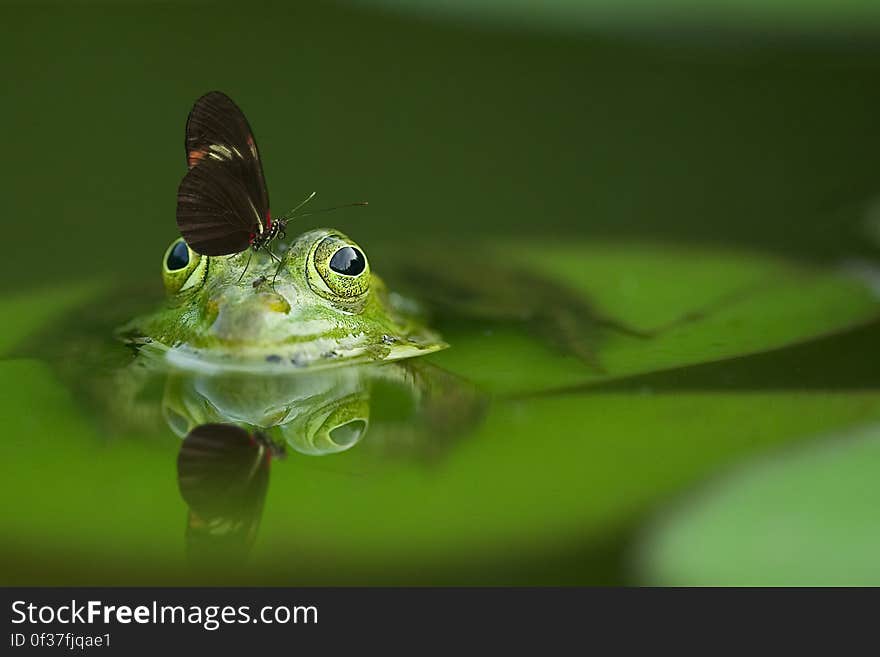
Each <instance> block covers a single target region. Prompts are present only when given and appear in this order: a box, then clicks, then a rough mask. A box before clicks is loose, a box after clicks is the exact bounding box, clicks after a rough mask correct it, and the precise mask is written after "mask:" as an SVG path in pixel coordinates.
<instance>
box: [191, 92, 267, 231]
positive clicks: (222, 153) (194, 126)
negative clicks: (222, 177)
mask: <svg viewBox="0 0 880 657" xmlns="http://www.w3.org/2000/svg"><path fill="white" fill-rule="evenodd" d="M211 160H214V161H224V162H228V163H229V164H230V166H231V167H232V170H233V171H234V172H235V175H237V176H238V177H239V178H240V179H241V181H242V182H243V183H244V185H245V187H246V188H247V190H248V193H249V194H250V196H251V199H253V201H254V205H255V206H256V208H257V209H258V210H259V211H260V216H261V217H265V216H266V215H267V213H268V212H269V192H268V191H267V190H266V181H265V179H264V177H263V165H262V163H261V162H260V152H259V150H258V149H257V142H256V140H255V139H254V134H253V131H252V130H251V127H250V125H248V122H247V119H246V118H245V117H244V114H243V113H242V111H241V110H240V109H239V108H238V106H237V105H236V104H235V103H234V102H232V100H231V99H230V98H229V96H227V95H226V94H224V93H222V92H220V91H212V92H210V93H207V94H205V95H204V96H202V97H201V98H199V99H198V100H197V101H196V102H195V105H193V108H192V110H191V111H190V113H189V117H188V118H187V120H186V162H187V165H188V166H189V168H190V169H192V168H193V167H195V166H196V165H198V164H200V163H202V162H205V161H211Z"/></svg>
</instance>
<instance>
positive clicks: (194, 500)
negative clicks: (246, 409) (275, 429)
mask: <svg viewBox="0 0 880 657" xmlns="http://www.w3.org/2000/svg"><path fill="white" fill-rule="evenodd" d="M267 441H268V439H264V438H263V437H262V436H260V435H259V434H250V433H248V432H247V431H245V430H244V429H242V428H240V427H236V426H231V425H223V424H203V425H201V426H198V427H195V428H194V429H193V430H192V431H190V433H189V434H188V435H187V436H186V438H185V439H184V440H183V443H182V444H181V446H180V452H179V454H178V456H177V482H178V486H179V488H180V495H181V497H183V500H184V502H186V504H187V506H188V507H189V515H188V519H187V529H186V542H187V552H188V554H189V556H190V558H191V559H192V560H194V561H195V562H199V561H200V560H202V559H204V558H205V557H211V556H225V557H227V558H230V557H240V558H243V557H245V556H246V555H247V553H248V551H249V550H250V547H251V545H252V544H253V542H254V539H255V538H256V534H257V529H258V527H259V525H260V518H261V516H262V515H263V503H264V501H265V499H266V491H267V489H268V486H269V467H270V461H271V454H272V452H271V449H270V446H269V444H268V442H267Z"/></svg>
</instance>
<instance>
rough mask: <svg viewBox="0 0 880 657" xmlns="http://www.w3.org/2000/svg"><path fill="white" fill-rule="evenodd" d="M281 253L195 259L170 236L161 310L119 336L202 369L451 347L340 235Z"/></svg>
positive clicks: (386, 357) (257, 367)
mask: <svg viewBox="0 0 880 657" xmlns="http://www.w3.org/2000/svg"><path fill="white" fill-rule="evenodd" d="M280 258H281V264H280V266H279V265H278V264H276V263H275V261H274V260H272V259H271V258H270V257H269V256H268V255H267V254H265V253H263V252H256V253H253V252H244V253H240V254H237V255H234V256H221V257H208V256H200V255H199V254H197V253H195V252H194V251H192V250H191V249H190V248H189V247H188V246H187V245H186V243H185V242H184V241H183V240H182V239H178V240H175V241H174V242H173V243H172V244H171V246H169V247H168V249H167V250H166V252H165V255H164V256H163V259H162V275H163V280H164V283H165V290H166V292H167V296H168V299H167V303H166V305H165V307H164V308H162V309H161V310H159V311H158V312H156V313H154V314H152V315H149V316H146V317H140V318H137V319H135V320H133V321H131V322H129V323H128V324H126V325H125V326H124V327H122V329H121V330H120V333H121V335H122V337H123V338H124V339H125V340H127V341H129V342H131V343H133V344H136V345H144V344H150V345H151V346H152V347H154V348H155V347H158V348H160V349H161V350H163V351H164V352H165V356H166V358H167V359H168V361H169V363H170V364H172V365H174V366H176V367H180V368H184V369H196V370H200V371H212V370H220V371H226V370H239V371H269V372H278V371H292V370H296V369H300V368H309V369H313V368H320V367H329V366H335V365H342V364H351V363H355V362H378V361H391V360H398V359H401V358H409V357H412V356H418V355H422V354H427V353H430V352H432V351H437V350H438V349H443V348H445V347H446V346H447V345H446V344H445V343H443V342H442V341H441V340H440V338H439V337H438V336H437V335H436V334H434V333H432V332H431V331H429V330H428V329H426V328H425V327H424V326H423V325H422V324H421V323H420V322H419V321H418V319H417V318H416V317H415V316H414V314H413V313H412V312H411V308H412V304H411V303H410V302H408V301H407V300H405V299H403V298H401V297H399V296H397V295H395V294H393V293H389V292H388V291H387V289H386V287H385V284H384V283H383V282H382V280H381V279H380V278H379V277H378V276H377V275H376V274H374V273H373V272H372V271H371V269H370V265H369V262H368V261H367V259H366V256H365V255H364V254H363V251H362V250H361V249H360V247H358V246H357V244H355V243H354V242H353V241H352V240H351V239H350V238H348V237H347V236H346V235H344V234H342V233H341V232H339V231H336V230H331V229H317V230H312V231H309V232H307V233H304V234H303V235H301V236H299V237H298V238H297V239H296V240H295V241H294V242H293V243H292V244H291V245H290V248H289V249H287V250H286V251H285V252H284V253H282V254H281V256H280Z"/></svg>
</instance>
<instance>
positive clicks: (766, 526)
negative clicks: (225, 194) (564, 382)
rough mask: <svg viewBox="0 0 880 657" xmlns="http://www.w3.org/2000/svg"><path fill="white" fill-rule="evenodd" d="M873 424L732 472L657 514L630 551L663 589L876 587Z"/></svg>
mask: <svg viewBox="0 0 880 657" xmlns="http://www.w3.org/2000/svg"><path fill="white" fill-rule="evenodd" d="M878 471H880V425H876V424H874V425H871V426H868V427H864V428H862V429H860V430H856V431H852V432H849V434H848V435H832V436H827V437H825V440H822V441H820V442H817V443H815V444H810V445H802V446H799V447H798V448H797V449H789V450H786V451H784V452H781V453H778V454H775V455H773V456H772V457H765V458H761V459H759V460H757V461H755V462H752V463H750V464H748V465H746V466H743V467H739V468H736V469H735V470H734V471H733V472H730V473H728V474H727V475H726V476H724V477H721V478H719V479H717V480H715V481H713V482H711V483H710V484H708V485H707V486H705V487H704V489H703V490H701V491H699V493H697V494H695V495H693V496H691V497H690V498H689V499H688V500H686V501H684V502H682V503H681V504H680V505H679V506H678V508H676V509H674V510H672V511H670V512H668V513H664V514H663V515H661V516H660V517H659V518H658V520H657V521H656V522H655V523H654V525H653V527H652V529H651V531H649V532H647V533H646V535H645V537H644V540H643V542H642V544H641V545H640V548H639V550H638V561H639V567H640V571H641V573H642V577H643V579H644V581H646V582H649V583H652V584H664V585H734V586H738V585H759V586H761V585H763V586H877V585H880V560H878V555H880V515H878V509H880V486H878V485H877V473H878Z"/></svg>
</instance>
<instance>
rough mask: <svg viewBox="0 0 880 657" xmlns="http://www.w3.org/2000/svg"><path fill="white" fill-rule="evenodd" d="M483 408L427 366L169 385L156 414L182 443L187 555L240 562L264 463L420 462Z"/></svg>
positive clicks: (172, 377)
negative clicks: (344, 457) (353, 454)
mask: <svg viewBox="0 0 880 657" xmlns="http://www.w3.org/2000/svg"><path fill="white" fill-rule="evenodd" d="M483 407H484V403H483V399H482V397H481V396H480V395H479V394H478V393H477V392H476V390H475V389H474V388H473V387H471V386H469V385H467V384H465V383H464V382H463V381H461V380H460V379H459V378H458V377H455V376H453V375H451V374H449V373H447V372H445V371H443V370H440V369H439V368H436V367H433V366H431V365H430V364H427V363H420V362H419V363H416V362H415V361H405V362H401V363H389V364H385V365H380V366H375V365H373V366H361V367H349V368H335V369H327V370H320V371H316V372H310V373H304V372H300V373H298V374H292V375H280V376H266V375H256V374H244V373H234V374H224V375H216V374H215V375H210V374H204V373H203V374H196V373H192V372H172V373H170V374H169V375H168V378H167V380H166V384H165V392H164V396H163V400H162V413H163V415H164V417H165V420H166V422H167V423H168V425H169V427H170V428H171V429H172V431H174V433H175V434H177V435H178V436H180V437H181V438H183V439H184V440H183V442H182V444H181V448H180V453H179V457H178V482H179V486H180V491H181V495H182V497H183V499H184V501H185V502H186V503H187V505H188V507H189V516H188V524H187V532H186V536H187V545H188V552H189V554H190V556H191V557H193V558H194V560H195V561H196V562H202V561H204V560H205V557H206V556H210V555H220V554H225V555H226V557H229V556H237V557H240V556H242V555H243V554H245V553H246V552H247V551H248V550H249V549H250V547H251V545H252V544H253V541H254V540H255V538H256V534H257V528H258V526H259V523H260V516H261V515H262V511H263V500H264V498H265V496H266V492H267V490H268V482H269V473H270V469H271V468H272V461H273V460H277V459H278V458H279V457H280V456H282V454H284V452H285V450H286V452H287V454H288V458H295V457H300V458H309V457H314V456H325V455H331V454H338V453H340V452H345V451H348V450H352V449H354V448H355V447H357V451H358V452H359V455H358V456H359V458H358V459H356V460H354V461H351V460H349V461H347V462H346V468H347V469H348V470H349V471H351V469H352V468H355V469H356V468H358V467H366V468H368V469H369V467H370V464H371V463H374V462H375V459H383V460H384V459H397V458H404V459H415V460H417V461H419V462H422V463H425V464H430V463H432V462H434V461H436V459H438V458H439V457H441V456H442V454H443V453H444V451H445V450H447V449H448V448H449V447H450V446H451V444H452V443H453V442H454V441H456V440H457V439H460V438H461V437H463V436H465V435H466V434H467V431H468V430H469V429H470V428H471V427H473V426H474V425H475V424H476V423H477V422H478V421H479V419H480V417H481V415H482V411H483Z"/></svg>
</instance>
